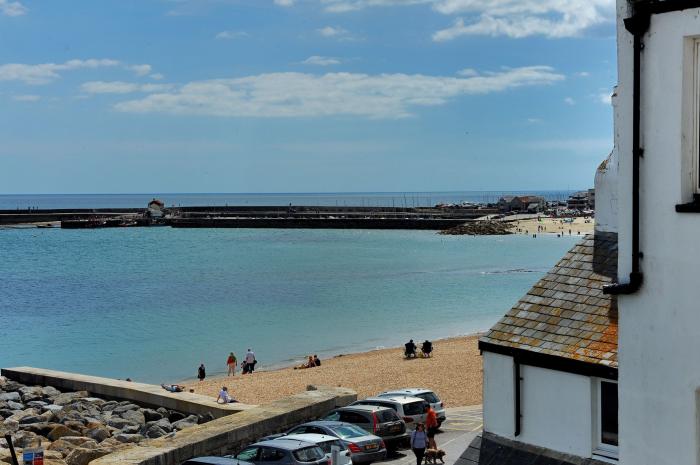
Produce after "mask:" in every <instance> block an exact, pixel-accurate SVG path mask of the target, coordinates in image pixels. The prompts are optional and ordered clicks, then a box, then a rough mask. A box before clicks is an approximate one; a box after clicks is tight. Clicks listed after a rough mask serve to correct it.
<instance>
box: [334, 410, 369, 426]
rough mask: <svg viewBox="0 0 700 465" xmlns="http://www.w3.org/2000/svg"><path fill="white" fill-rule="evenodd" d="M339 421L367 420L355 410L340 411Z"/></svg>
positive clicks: (362, 421)
mask: <svg viewBox="0 0 700 465" xmlns="http://www.w3.org/2000/svg"><path fill="white" fill-rule="evenodd" d="M340 421H344V422H346V423H354V424H363V423H369V421H368V420H367V419H366V418H365V417H364V416H362V415H360V414H359V413H355V412H340Z"/></svg>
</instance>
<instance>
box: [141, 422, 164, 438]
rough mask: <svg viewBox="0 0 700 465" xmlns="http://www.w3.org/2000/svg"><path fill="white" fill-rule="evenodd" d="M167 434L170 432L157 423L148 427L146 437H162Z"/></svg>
mask: <svg viewBox="0 0 700 465" xmlns="http://www.w3.org/2000/svg"><path fill="white" fill-rule="evenodd" d="M166 434H168V432H167V431H164V430H163V429H162V428H161V427H159V426H158V425H156V424H153V425H151V426H149V427H148V428H147V429H146V437H147V438H150V439H155V438H162V437H163V436H165V435H166Z"/></svg>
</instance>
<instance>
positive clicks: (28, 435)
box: [12, 431, 40, 449]
mask: <svg viewBox="0 0 700 465" xmlns="http://www.w3.org/2000/svg"><path fill="white" fill-rule="evenodd" d="M38 438H40V436H38V435H36V434H34V433H32V432H31V431H17V432H15V433H14V434H13V435H12V443H13V444H14V446H15V447H18V448H21V449H24V448H25V447H30V446H32V445H33V444H35V443H37V442H38V441H40V439H38Z"/></svg>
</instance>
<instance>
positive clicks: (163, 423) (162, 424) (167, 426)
mask: <svg viewBox="0 0 700 465" xmlns="http://www.w3.org/2000/svg"><path fill="white" fill-rule="evenodd" d="M151 425H156V426H157V427H159V428H161V429H163V430H164V431H165V432H167V433H169V432H171V431H172V430H173V425H172V424H171V423H170V422H169V421H168V419H167V418H162V419H160V420H158V421H152V422H150V423H149V424H148V425H146V426H147V427H150V426H151Z"/></svg>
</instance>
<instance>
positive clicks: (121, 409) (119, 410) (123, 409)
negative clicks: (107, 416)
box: [112, 403, 139, 415]
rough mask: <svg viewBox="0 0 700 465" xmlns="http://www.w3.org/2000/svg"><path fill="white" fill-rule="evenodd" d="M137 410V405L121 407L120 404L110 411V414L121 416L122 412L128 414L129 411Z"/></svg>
mask: <svg viewBox="0 0 700 465" xmlns="http://www.w3.org/2000/svg"><path fill="white" fill-rule="evenodd" d="M138 409H139V406H138V405H134V404H132V403H126V404H123V405H121V404H120V405H118V406H116V407H114V408H113V409H112V413H116V414H117V415H121V414H123V413H124V412H128V411H129V410H138Z"/></svg>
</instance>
